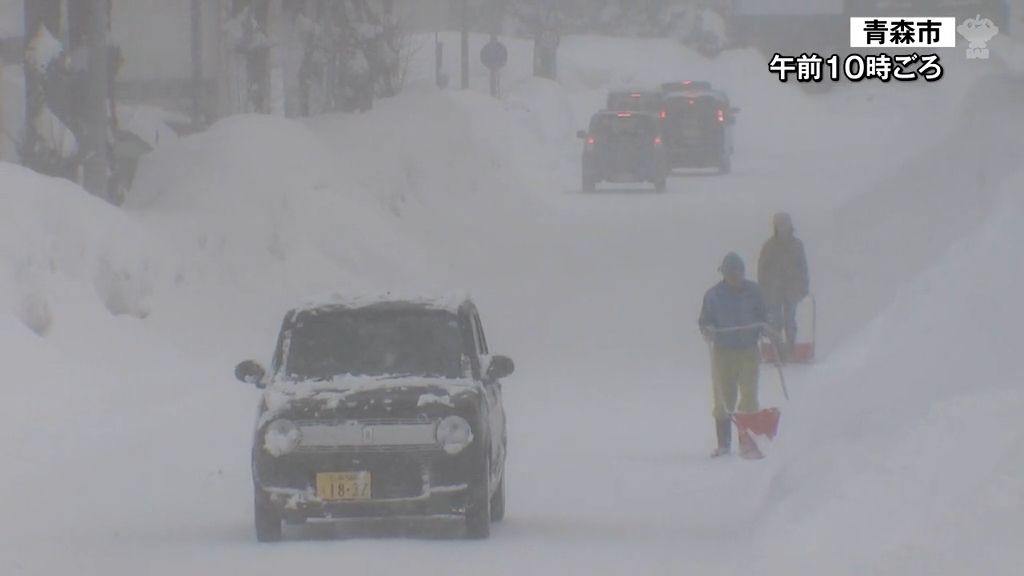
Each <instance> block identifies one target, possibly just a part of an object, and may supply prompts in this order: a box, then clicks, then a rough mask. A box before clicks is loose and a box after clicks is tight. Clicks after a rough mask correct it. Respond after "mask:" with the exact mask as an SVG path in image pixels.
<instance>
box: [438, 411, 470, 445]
mask: <svg viewBox="0 0 1024 576" xmlns="http://www.w3.org/2000/svg"><path fill="white" fill-rule="evenodd" d="M472 442H473V427H472V426H470V425H469V422H468V421H467V420H466V419H465V418H463V417H462V416H448V417H446V418H445V419H444V420H441V421H440V422H438V423H437V443H438V444H440V445H441V448H443V449H444V451H445V452H447V453H449V454H458V453H459V452H462V451H463V450H464V449H465V448H466V446H469V445H470V444H471V443H472Z"/></svg>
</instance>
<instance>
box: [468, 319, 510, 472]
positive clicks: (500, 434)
mask: <svg viewBox="0 0 1024 576" xmlns="http://www.w3.org/2000/svg"><path fill="white" fill-rule="evenodd" d="M472 325H473V326H472V328H473V341H474V344H475V345H476V350H477V355H478V357H479V358H480V359H481V360H484V359H489V358H490V350H488V348H487V336H486V335H485V334H484V328H483V323H481V322H480V315H479V314H477V313H475V312H474V313H473V318H472ZM484 364H486V361H483V362H481V365H482V369H481V377H482V380H483V387H484V397H485V399H486V402H487V412H488V415H489V422H488V424H489V426H490V430H491V473H492V474H494V478H495V479H496V480H497V479H500V474H501V473H502V471H503V470H504V462H505V450H506V445H507V440H506V434H505V407H504V403H503V402H502V395H501V381H499V380H491V379H489V378H487V375H486V374H484V373H483V368H484V367H483V365H484Z"/></svg>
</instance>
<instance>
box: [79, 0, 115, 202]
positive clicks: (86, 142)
mask: <svg viewBox="0 0 1024 576" xmlns="http://www.w3.org/2000/svg"><path fill="white" fill-rule="evenodd" d="M109 1H110V0H89V1H88V6H87V13H86V14H84V18H85V21H84V22H83V24H84V25H85V26H84V30H83V32H84V37H83V40H84V42H83V46H82V48H83V49H84V50H86V58H87V62H88V68H87V71H86V83H85V91H86V94H85V103H86V106H85V111H84V118H83V120H84V122H83V124H84V126H83V130H82V132H83V134H82V142H80V145H81V147H82V154H81V156H82V185H83V186H84V187H85V189H86V190H88V191H89V192H91V193H92V194H94V195H96V196H99V197H100V198H104V199H106V200H107V201H113V200H114V198H113V197H112V194H111V189H110V181H111V172H112V167H113V162H112V158H111V156H112V154H111V149H110V141H109V130H110V107H109V103H110V91H109V86H110V84H109V76H108V74H109V72H110V70H109V66H110V64H111V63H110V53H109V51H108V49H107V30H108V29H109V27H110V21H109V19H108V16H109V14H110V12H109V8H110V5H109Z"/></svg>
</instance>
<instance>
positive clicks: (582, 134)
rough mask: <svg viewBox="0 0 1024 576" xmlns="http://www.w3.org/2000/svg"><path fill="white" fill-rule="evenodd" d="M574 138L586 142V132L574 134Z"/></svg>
mask: <svg viewBox="0 0 1024 576" xmlns="http://www.w3.org/2000/svg"><path fill="white" fill-rule="evenodd" d="M576 137H577V138H579V139H580V140H586V139H587V131H586V130H580V131H579V132H577V133H576Z"/></svg>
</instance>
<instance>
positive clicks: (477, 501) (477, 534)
mask: <svg viewBox="0 0 1024 576" xmlns="http://www.w3.org/2000/svg"><path fill="white" fill-rule="evenodd" d="M483 461H484V466H483V470H482V471H481V479H480V480H479V481H478V482H477V483H476V484H475V485H470V489H469V501H468V502H467V503H466V538H468V539H470V540H486V539H487V538H490V536H491V495H490V488H491V486H490V482H491V471H490V467H489V465H488V464H487V460H486V459H483Z"/></svg>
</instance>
